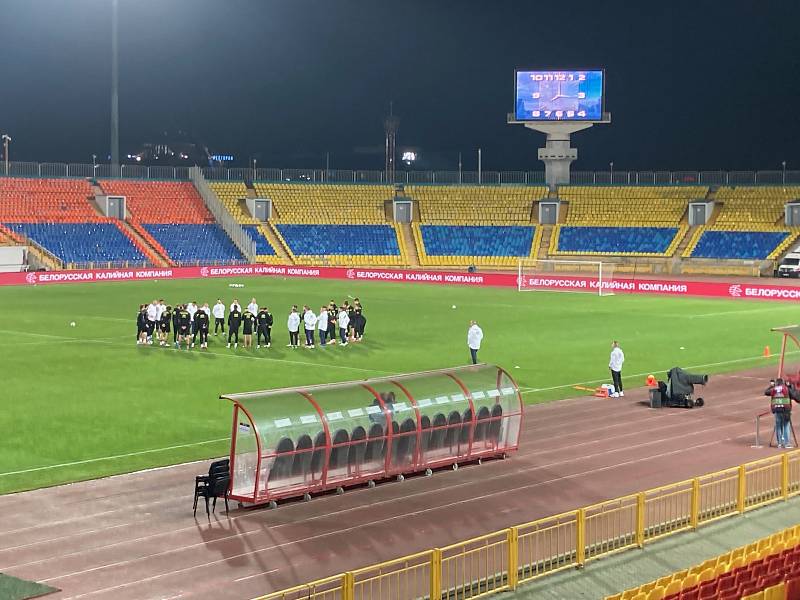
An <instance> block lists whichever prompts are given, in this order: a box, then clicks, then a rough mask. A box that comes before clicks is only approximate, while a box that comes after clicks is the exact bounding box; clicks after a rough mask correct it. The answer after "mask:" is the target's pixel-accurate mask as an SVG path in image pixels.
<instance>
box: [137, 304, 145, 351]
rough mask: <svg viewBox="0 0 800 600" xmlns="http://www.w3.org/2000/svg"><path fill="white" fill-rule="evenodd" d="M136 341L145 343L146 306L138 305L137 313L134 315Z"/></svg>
mask: <svg viewBox="0 0 800 600" xmlns="http://www.w3.org/2000/svg"><path fill="white" fill-rule="evenodd" d="M136 343H137V344H146V343H147V306H146V305H144V304H140V305H139V313H138V314H137V315H136Z"/></svg>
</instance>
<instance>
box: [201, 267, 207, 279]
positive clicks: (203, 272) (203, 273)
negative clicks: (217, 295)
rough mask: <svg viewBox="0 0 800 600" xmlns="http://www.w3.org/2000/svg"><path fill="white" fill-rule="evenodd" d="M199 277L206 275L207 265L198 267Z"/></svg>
mask: <svg viewBox="0 0 800 600" xmlns="http://www.w3.org/2000/svg"><path fill="white" fill-rule="evenodd" d="M200 277H208V267H200Z"/></svg>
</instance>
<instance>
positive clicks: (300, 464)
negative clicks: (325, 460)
mask: <svg viewBox="0 0 800 600" xmlns="http://www.w3.org/2000/svg"><path fill="white" fill-rule="evenodd" d="M312 447H313V443H312V441H311V436H310V435H308V434H303V435H301V436H300V437H299V438H297V445H296V446H295V450H296V454H295V455H294V460H293V461H292V475H293V476H298V475H302V476H303V479H305V478H306V476H307V475H308V470H309V467H310V466H311V448H312Z"/></svg>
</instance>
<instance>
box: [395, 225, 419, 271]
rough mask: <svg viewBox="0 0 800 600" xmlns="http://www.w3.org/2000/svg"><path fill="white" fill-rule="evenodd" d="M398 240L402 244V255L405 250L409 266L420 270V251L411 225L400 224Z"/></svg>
mask: <svg viewBox="0 0 800 600" xmlns="http://www.w3.org/2000/svg"><path fill="white" fill-rule="evenodd" d="M399 225H400V227H399V231H398V236H397V239H399V240H400V243H401V245H402V246H401V253H402V251H403V249H405V255H406V257H407V260H408V265H409V266H410V267H413V268H419V266H420V262H419V250H418V249H417V241H416V240H415V239H414V230H413V229H412V228H411V223H400V224H399Z"/></svg>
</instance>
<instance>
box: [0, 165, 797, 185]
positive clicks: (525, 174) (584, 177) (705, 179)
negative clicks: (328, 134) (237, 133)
mask: <svg viewBox="0 0 800 600" xmlns="http://www.w3.org/2000/svg"><path fill="white" fill-rule="evenodd" d="M191 168H193V167H188V166H187V167H166V166H146V165H141V164H122V165H120V166H119V170H118V171H117V172H116V173H112V169H111V165H109V164H107V163H106V164H75V163H70V164H67V163H37V162H9V164H8V173H6V172H5V170H4V169H0V176H3V175H7V176H10V177H83V178H87V177H95V178H106V177H116V178H124V179H167V180H183V181H185V180H188V179H189V170H190V169H191ZM202 171H203V175H204V176H205V177H206V179H215V180H226V181H245V180H253V181H266V182H279V181H282V182H297V183H301V182H308V183H364V184H384V185H392V184H406V185H407V184H433V185H544V183H545V178H544V171H397V172H396V173H395V176H394V179H391V178H389V179H387V177H386V173H385V172H384V171H378V170H352V169H275V168H260V169H248V168H227V167H202ZM570 183H571V184H572V185H798V184H800V171H798V170H794V171H788V170H774V171H618V170H614V171H613V172H611V171H572V172H571V173H570Z"/></svg>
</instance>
